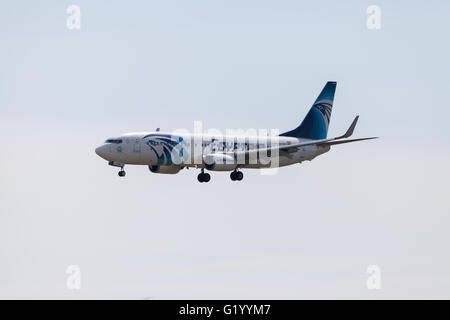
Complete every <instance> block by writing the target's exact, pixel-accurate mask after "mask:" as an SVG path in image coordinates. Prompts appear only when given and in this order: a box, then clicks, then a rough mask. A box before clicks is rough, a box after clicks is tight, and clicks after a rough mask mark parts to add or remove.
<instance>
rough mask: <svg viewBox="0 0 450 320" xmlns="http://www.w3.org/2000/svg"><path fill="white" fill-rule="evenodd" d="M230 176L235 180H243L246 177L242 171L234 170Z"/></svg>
mask: <svg viewBox="0 0 450 320" xmlns="http://www.w3.org/2000/svg"><path fill="white" fill-rule="evenodd" d="M230 178H231V180H233V181H241V180H242V179H243V178H244V174H243V173H242V172H241V171H233V172H232V173H230Z"/></svg>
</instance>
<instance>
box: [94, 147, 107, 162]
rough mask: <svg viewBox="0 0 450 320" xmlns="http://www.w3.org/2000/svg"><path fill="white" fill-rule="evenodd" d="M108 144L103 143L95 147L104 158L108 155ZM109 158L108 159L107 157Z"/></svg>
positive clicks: (96, 151) (97, 152)
mask: <svg viewBox="0 0 450 320" xmlns="http://www.w3.org/2000/svg"><path fill="white" fill-rule="evenodd" d="M107 149H108V146H106V145H101V146H100V147H97V148H96V149H95V153H96V154H98V155H99V156H100V157H102V158H103V159H106V156H107V155H108V150H107ZM106 160H107V159H106Z"/></svg>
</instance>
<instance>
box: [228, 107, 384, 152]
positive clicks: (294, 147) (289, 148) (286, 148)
mask: <svg viewBox="0 0 450 320" xmlns="http://www.w3.org/2000/svg"><path fill="white" fill-rule="evenodd" d="M358 118H359V116H356V118H355V119H354V120H353V122H352V124H351V125H350V127H349V128H348V129H347V131H346V132H345V134H343V135H341V136H338V137H335V138H330V139H321V140H310V141H304V142H299V143H293V144H288V145H277V146H273V147H271V148H263V149H253V150H247V151H238V152H226V154H229V155H234V156H242V155H245V156H247V155H256V154H257V153H267V152H274V151H276V150H278V151H279V152H280V153H288V154H289V153H294V152H297V151H298V149H299V148H300V147H305V146H311V145H317V146H327V145H328V146H331V145H336V144H343V143H350V142H357V141H363V140H371V139H377V138H378V137H369V138H359V139H348V140H342V139H344V138H348V137H350V136H351V135H352V134H353V130H354V129H355V127H356V123H357V122H358Z"/></svg>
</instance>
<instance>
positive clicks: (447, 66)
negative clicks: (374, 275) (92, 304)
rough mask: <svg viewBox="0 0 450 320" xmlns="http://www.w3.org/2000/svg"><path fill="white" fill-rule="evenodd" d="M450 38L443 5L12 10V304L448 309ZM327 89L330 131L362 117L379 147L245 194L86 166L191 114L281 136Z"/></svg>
mask: <svg viewBox="0 0 450 320" xmlns="http://www.w3.org/2000/svg"><path fill="white" fill-rule="evenodd" d="M70 4H77V5H79V6H80V8H81V14H82V18H81V30H79V31H69V30H68V29H67V28H66V18H67V14H66V8H67V7H68V6H69V5H70ZM371 4H376V5H378V6H380V8H381V30H378V31H373V30H368V29H367V28H366V19H367V14H366V8H367V6H369V5H371ZM449 31H450V2H449V1H445V0H442V1H437V0H436V1H429V2H419V1H339V2H337V1H308V2H306V1H302V2H301V1H110V0H108V1H106V0H96V1H87V0H73V1H68V0H66V1H60V0H58V1H57V0H53V1H9V2H2V3H1V4H0V39H1V40H2V45H1V50H0V133H1V134H2V137H3V138H4V139H3V140H4V145H3V151H2V153H0V164H1V166H2V170H3V171H2V172H1V173H0V203H1V204H0V240H1V241H0V243H1V245H0V261H2V264H1V266H0V271H1V272H0V297H3V298H5V297H31V298H33V297H44V298H45V297H64V298H80V297H87V298H99V297H106V298H117V297H119V298H138V299H139V298H143V297H155V298H170V297H176V298H251V297H256V298H316V297H318V298H346V297H357V298H378V297H382V298H392V297H407V298H408V297H438V298H439V297H446V298H450V296H449V292H450V272H449V271H448V270H450V259H449V257H448V252H450V237H449V235H448V227H449V224H450V219H449V217H448V214H449V212H450V203H449V200H448V196H447V190H449V188H450V185H449V182H448V179H449V176H450V170H449V168H448V163H449V160H450V153H449V147H450V143H449V133H448V129H447V127H448V119H449V116H450V111H449V107H450V95H449V93H448V92H449V87H450V62H449V60H448V57H449V56H450V45H449V42H448V40H447V39H448V35H449ZM328 80H335V81H337V82H338V86H337V92H336V97H335V104H334V108H333V114H332V117H331V123H330V128H329V134H330V135H337V134H341V133H342V132H343V131H345V129H346V128H347V126H348V125H349V124H350V122H351V120H352V119H353V117H354V116H355V115H356V114H359V115H360V122H359V124H358V127H357V129H356V131H355V136H358V137H363V136H373V135H376V136H380V137H381V139H380V140H378V141H374V142H373V141H371V142H362V143H360V144H352V145H347V146H341V147H336V148H333V150H332V151H331V152H330V153H328V154H326V155H323V156H321V157H320V158H318V159H316V160H314V161H313V162H311V163H307V164H302V165H298V166H292V167H289V168H284V169H281V170H280V172H279V174H278V175H275V176H271V177H265V176H261V175H259V172H258V171H246V172H245V175H246V176H245V178H244V181H243V182H242V183H240V184H236V183H231V181H229V178H228V175H227V174H223V173H213V174H212V182H211V183H209V184H199V183H197V181H196V174H197V173H196V172H195V171H194V170H190V171H187V172H185V171H184V170H183V172H181V173H180V174H179V175H177V176H162V175H154V174H150V173H149V171H148V170H147V168H145V167H130V168H129V169H128V170H127V171H128V175H127V177H126V179H125V180H119V178H118V177H117V174H116V170H115V169H114V168H111V167H109V166H107V165H106V163H105V162H104V161H102V160H101V159H100V158H98V157H97V156H96V155H95V154H94V148H95V146H97V145H98V144H100V143H101V142H102V141H103V140H104V139H105V138H107V137H109V136H113V135H117V134H120V133H123V132H127V131H138V130H153V129H154V128H156V127H161V128H162V130H174V129H178V128H186V129H192V128H193V122H194V121H195V120H202V121H203V123H204V126H205V127H206V128H207V127H211V128H218V129H222V130H225V129H227V128H269V129H270V128H278V129H280V130H281V131H284V130H289V129H292V128H293V127H295V126H296V125H297V124H298V123H299V122H300V121H301V119H302V118H303V117H304V115H305V114H306V112H307V111H308V109H309V107H310V105H311V104H312V102H313V101H314V100H315V98H316V96H317V95H318V94H319V92H320V90H321V89H322V87H323V85H324V84H325V82H326V81H328ZM69 264H79V265H80V266H81V268H82V275H83V280H82V290H81V291H79V292H72V291H68V290H67V289H66V288H65V279H66V275H65V268H66V267H67V265H69ZM369 264H378V265H380V267H381V268H382V274H383V289H382V290H380V291H377V292H373V291H369V290H367V289H366V287H365V279H366V277H367V275H366V274H365V270H366V267H367V266H368V265H369Z"/></svg>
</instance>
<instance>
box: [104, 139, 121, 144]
mask: <svg viewBox="0 0 450 320" xmlns="http://www.w3.org/2000/svg"><path fill="white" fill-rule="evenodd" d="M105 143H115V144H120V143H122V139H108V140H106V141H105Z"/></svg>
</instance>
